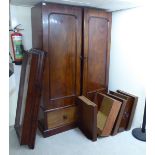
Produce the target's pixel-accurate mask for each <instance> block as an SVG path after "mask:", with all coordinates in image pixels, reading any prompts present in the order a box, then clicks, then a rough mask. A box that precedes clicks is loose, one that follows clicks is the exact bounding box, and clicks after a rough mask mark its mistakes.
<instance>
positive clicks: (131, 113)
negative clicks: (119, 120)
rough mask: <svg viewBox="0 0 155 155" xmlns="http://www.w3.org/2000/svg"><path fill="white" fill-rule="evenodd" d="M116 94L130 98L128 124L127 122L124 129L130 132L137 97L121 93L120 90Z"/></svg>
mask: <svg viewBox="0 0 155 155" xmlns="http://www.w3.org/2000/svg"><path fill="white" fill-rule="evenodd" d="M117 92H118V93H120V94H123V95H125V96H128V97H129V98H131V101H132V108H131V112H130V118H129V122H128V125H127V128H126V130H130V129H131V125H132V121H133V118H134V114H135V110H136V107H137V102H138V97H137V96H135V95H132V94H129V93H127V92H125V91H122V90H117Z"/></svg>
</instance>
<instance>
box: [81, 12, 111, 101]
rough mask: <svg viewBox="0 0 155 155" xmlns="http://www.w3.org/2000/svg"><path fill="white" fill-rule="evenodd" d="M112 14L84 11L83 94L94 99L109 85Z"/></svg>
mask: <svg viewBox="0 0 155 155" xmlns="http://www.w3.org/2000/svg"><path fill="white" fill-rule="evenodd" d="M110 22H111V16H110V14H108V13H106V12H104V11H101V10H95V9H85V10H84V53H83V57H84V61H83V65H84V70H83V94H84V95H86V96H87V97H88V98H90V99H93V98H94V97H95V96H94V94H95V92H97V91H101V90H102V91H103V90H104V89H105V88H107V85H108V68H109V65H108V64H109V33H110V31H109V30H110V24H111V23H110Z"/></svg>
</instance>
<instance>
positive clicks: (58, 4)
mask: <svg viewBox="0 0 155 155" xmlns="http://www.w3.org/2000/svg"><path fill="white" fill-rule="evenodd" d="M44 4H45V5H46V4H53V5H57V6H71V7H75V8H76V7H80V8H82V9H85V8H90V9H97V10H102V11H105V12H107V13H109V14H110V13H112V11H108V10H106V9H102V8H97V7H92V6H81V5H72V4H62V3H56V2H46V1H44V2H40V3H37V4H36V5H34V6H33V7H32V8H35V7H37V6H40V7H41V6H44Z"/></svg>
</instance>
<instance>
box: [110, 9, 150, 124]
mask: <svg viewBox="0 0 155 155" xmlns="http://www.w3.org/2000/svg"><path fill="white" fill-rule="evenodd" d="M145 17H146V9H144V8H143V7H141V8H134V9H129V10H123V11H117V12H113V14H112V34H111V53H110V75H109V76H110V78H109V89H110V90H117V89H121V90H124V91H127V92H129V93H131V94H134V95H136V96H138V97H139V100H138V105H137V108H136V113H135V117H134V120H133V124H132V127H140V125H141V124H142V119H143V112H144V105H145V85H144V83H145V73H146V72H145V69H146V64H145V62H146V61H145V59H146V54H147V53H148V51H147V50H146V39H148V38H146V35H145V34H146V32H147V33H148V29H150V24H149V22H148V20H147V18H145Z"/></svg>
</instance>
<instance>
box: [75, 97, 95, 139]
mask: <svg viewBox="0 0 155 155" xmlns="http://www.w3.org/2000/svg"><path fill="white" fill-rule="evenodd" d="M76 103H77V105H78V111H79V119H78V127H79V128H80V129H81V131H82V132H83V133H84V134H85V135H86V136H87V137H88V138H89V139H91V140H92V141H96V140H97V105H96V104H95V103H93V102H92V101H90V100H89V99H88V98H86V97H84V96H79V97H78V98H77V101H76Z"/></svg>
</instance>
